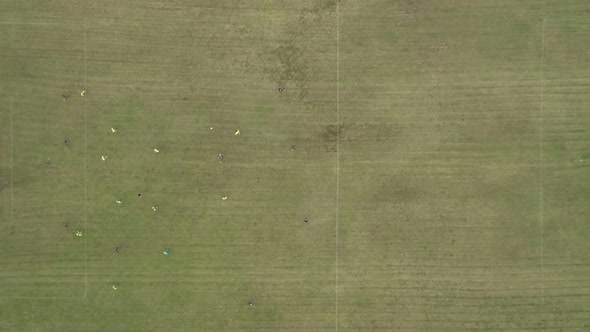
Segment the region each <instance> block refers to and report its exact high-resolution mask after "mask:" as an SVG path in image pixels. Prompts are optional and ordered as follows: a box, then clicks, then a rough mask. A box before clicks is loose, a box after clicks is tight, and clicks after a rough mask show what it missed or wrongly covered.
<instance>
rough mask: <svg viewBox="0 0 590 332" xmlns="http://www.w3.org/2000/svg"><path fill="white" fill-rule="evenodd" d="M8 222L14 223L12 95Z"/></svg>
mask: <svg viewBox="0 0 590 332" xmlns="http://www.w3.org/2000/svg"><path fill="white" fill-rule="evenodd" d="M10 222H11V223H14V135H13V134H12V97H10Z"/></svg>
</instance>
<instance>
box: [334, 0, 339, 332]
mask: <svg viewBox="0 0 590 332" xmlns="http://www.w3.org/2000/svg"><path fill="white" fill-rule="evenodd" d="M339 9H340V3H339V1H338V0H336V264H335V274H336V276H335V288H334V293H335V309H336V321H335V329H336V332H338V264H339V260H340V258H339V256H338V231H339V227H340V225H339V220H338V219H339V216H340V206H339V203H340V13H339V11H340V10H339Z"/></svg>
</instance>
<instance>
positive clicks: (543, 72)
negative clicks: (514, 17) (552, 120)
mask: <svg viewBox="0 0 590 332" xmlns="http://www.w3.org/2000/svg"><path fill="white" fill-rule="evenodd" d="M545 21H546V20H545V19H543V25H542V28H541V98H540V99H541V100H540V105H539V223H540V227H541V304H545V257H544V256H545V255H544V254H545V253H544V247H545V245H544V241H545V240H544V234H543V233H544V226H543V97H544V96H543V95H544V90H545V69H544V67H545Z"/></svg>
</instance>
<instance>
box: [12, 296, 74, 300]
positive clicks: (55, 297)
mask: <svg viewBox="0 0 590 332" xmlns="http://www.w3.org/2000/svg"><path fill="white" fill-rule="evenodd" d="M0 299H32V300H36V299H62V300H65V299H70V300H80V297H79V296H2V297H0Z"/></svg>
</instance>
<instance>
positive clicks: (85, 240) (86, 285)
mask: <svg viewBox="0 0 590 332" xmlns="http://www.w3.org/2000/svg"><path fill="white" fill-rule="evenodd" d="M86 63H87V61H86V18H84V91H86V68H87V65H86ZM83 98H84V233H86V235H85V236H84V297H83V299H86V296H87V295H88V250H87V247H88V232H87V231H86V230H87V227H86V225H87V223H88V207H87V202H88V199H87V197H88V195H87V193H88V192H87V189H86V188H87V173H88V172H87V171H88V158H87V150H88V149H87V147H88V140H87V136H88V135H87V132H88V130H87V121H86V120H87V112H86V97H83Z"/></svg>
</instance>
